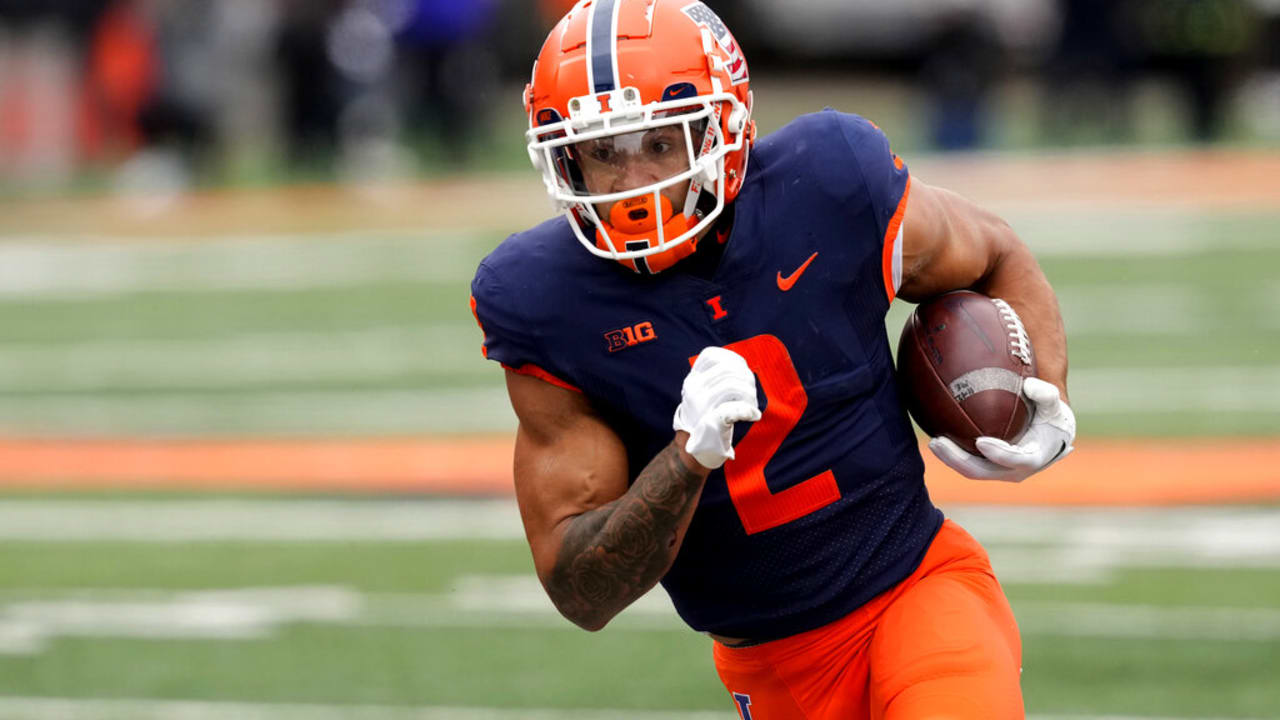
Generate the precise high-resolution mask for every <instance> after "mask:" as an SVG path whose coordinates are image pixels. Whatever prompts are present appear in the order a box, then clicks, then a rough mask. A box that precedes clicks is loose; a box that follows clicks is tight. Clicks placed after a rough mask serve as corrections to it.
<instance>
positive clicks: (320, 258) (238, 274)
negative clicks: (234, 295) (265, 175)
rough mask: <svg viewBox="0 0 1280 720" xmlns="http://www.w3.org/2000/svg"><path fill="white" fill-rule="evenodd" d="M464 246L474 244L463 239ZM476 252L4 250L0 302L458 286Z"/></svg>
mask: <svg viewBox="0 0 1280 720" xmlns="http://www.w3.org/2000/svg"><path fill="white" fill-rule="evenodd" d="M454 237H456V238H457V239H458V240H463V239H467V238H469V237H472V235H470V234H467V233H459V234H457V235H456V236H454ZM478 260H479V258H478V257H477V255H476V250H475V246H474V244H473V243H469V242H458V241H454V242H440V241H438V240H435V239H432V238H429V237H427V236H426V234H425V233H424V234H423V235H421V236H404V237H386V236H385V235H383V234H379V233H370V234H369V236H367V237H359V236H353V235H352V234H351V233H343V234H339V235H323V234H317V235H314V236H299V235H283V236H248V237H245V236H226V237H220V238H216V239H202V240H191V239H175V241H172V242H148V243H145V244H143V243H135V242H125V243H121V242H109V241H97V240H91V241H84V240H71V241H67V242H43V243H41V242H36V241H32V240H26V241H11V242H0V298H5V297H7V298H11V299H19V298H21V299H48V300H77V299H92V298H98V297H103V296H110V295H120V294H126V293H135V292H156V291H167V292H226V291H250V290H266V291H274V290H299V289H311V288H328V287H348V286H356V285H366V284H370V283H374V282H387V281H403V282H415V283H426V282H455V281H457V280H459V279H465V278H469V277H470V276H471V274H472V273H474V272H475V265H476V262H477V261H478Z"/></svg>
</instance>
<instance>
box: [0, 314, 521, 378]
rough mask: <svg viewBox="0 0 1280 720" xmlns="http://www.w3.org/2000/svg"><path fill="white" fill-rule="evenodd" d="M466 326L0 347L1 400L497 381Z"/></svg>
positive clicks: (478, 339)
mask: <svg viewBox="0 0 1280 720" xmlns="http://www.w3.org/2000/svg"><path fill="white" fill-rule="evenodd" d="M481 339H482V334H481V332H480V329H479V328H477V327H476V326H475V324H474V323H472V324H469V325H460V324H459V325H441V324H437V325H423V326H393V327H368V328H360V329H353V330H333V331H329V332H253V333H239V334H235V335H224V336H211V337H202V338H191V339H180V340H179V339H171V340H94V341H76V342H58V343H0V391H4V390H6V389H15V390H21V389H26V390H30V389H31V388H47V389H57V390H58V392H59V393H65V392H77V391H78V392H83V391H86V390H101V389H113V390H119V389H163V388H173V387H178V388H182V387H186V388H192V387H198V388H235V387H237V386H240V385H246V384H252V383H280V382H308V381H313V382H314V381H351V380H352V379H354V378H360V379H369V378H379V377H395V376H402V375H406V374H411V373H412V374H416V375H428V376H449V375H456V374H459V373H470V374H473V375H475V374H483V373H487V372H491V373H493V374H494V377H497V376H499V373H497V368H496V366H494V367H490V366H489V364H486V363H484V362H483V359H482V358H481V356H480V344H481Z"/></svg>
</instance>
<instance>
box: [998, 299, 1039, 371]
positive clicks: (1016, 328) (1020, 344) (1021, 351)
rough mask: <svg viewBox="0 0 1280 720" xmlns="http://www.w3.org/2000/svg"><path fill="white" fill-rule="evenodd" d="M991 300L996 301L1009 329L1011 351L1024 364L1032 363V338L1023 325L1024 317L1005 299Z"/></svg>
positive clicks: (1002, 318)
mask: <svg viewBox="0 0 1280 720" xmlns="http://www.w3.org/2000/svg"><path fill="white" fill-rule="evenodd" d="M991 302H993V303H995V306H996V310H997V311H998V312H999V313H1000V319H1001V320H1004V326H1005V327H1006V328H1007V329H1008V330H1009V352H1010V353H1012V354H1013V356H1014V357H1016V358H1018V359H1019V360H1021V361H1022V364H1023V365H1030V364H1031V338H1030V337H1028V336H1027V329H1026V328H1025V327H1024V326H1023V325H1022V318H1020V317H1018V313H1017V312H1015V311H1014V309H1013V308H1012V307H1010V306H1009V303H1007V302H1005V301H1004V300H1001V299H1000V298H991Z"/></svg>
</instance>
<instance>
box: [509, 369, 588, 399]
mask: <svg viewBox="0 0 1280 720" xmlns="http://www.w3.org/2000/svg"><path fill="white" fill-rule="evenodd" d="M502 367H504V368H506V369H508V370H510V371H511V372H513V373H515V374H517V375H528V376H529V377H536V378H538V379H539V380H542V381H543V382H549V383H551V384H552V385H555V386H556V387H558V388H564V389H565V390H570V391H573V392H576V393H582V390H580V389H578V388H577V387H575V386H573V385H570V384H569V383H567V382H565V381H563V380H561V379H560V378H558V377H556V376H555V375H552V374H551V373H549V372H547V371H546V370H543V369H542V368H540V367H538V366H537V365H534V364H533V363H525V364H524V365H521V366H520V367H518V368H514V367H511V366H510V365H508V364H506V363H503V364H502Z"/></svg>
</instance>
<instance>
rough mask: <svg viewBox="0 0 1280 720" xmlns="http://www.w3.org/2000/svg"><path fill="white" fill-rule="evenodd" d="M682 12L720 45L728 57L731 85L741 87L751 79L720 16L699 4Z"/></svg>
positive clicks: (740, 50)
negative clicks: (705, 29) (703, 28)
mask: <svg viewBox="0 0 1280 720" xmlns="http://www.w3.org/2000/svg"><path fill="white" fill-rule="evenodd" d="M683 12H684V14H685V15H688V16H689V19H690V20H692V21H693V22H694V23H696V24H697V25H699V26H701V27H705V28H707V29H708V30H710V31H711V34H712V35H713V36H714V37H715V39H716V42H718V43H720V49H721V50H724V52H725V54H726V55H728V56H729V63H728V66H727V69H728V71H729V78H730V79H731V80H732V81H733V84H734V85H741V84H742V83H744V82H746V81H748V80H750V79H751V78H750V77H748V76H747V58H746V56H744V55H743V54H742V48H741V47H739V46H738V42H737V41H736V40H734V39H733V33H731V32H729V28H728V27H726V26H725V24H724V21H723V20H721V19H720V16H719V15H717V14H716V12H715V11H714V10H712V9H711V8H709V7H707V6H706V5H704V4H703V3H700V2H696V3H693V4H692V5H688V6H686V7H685V8H684V10H683Z"/></svg>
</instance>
